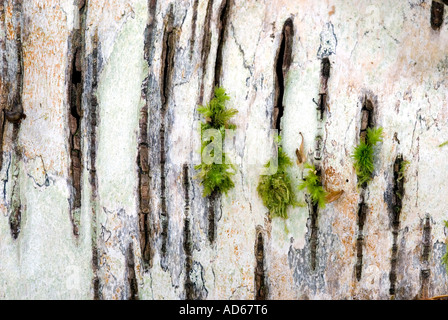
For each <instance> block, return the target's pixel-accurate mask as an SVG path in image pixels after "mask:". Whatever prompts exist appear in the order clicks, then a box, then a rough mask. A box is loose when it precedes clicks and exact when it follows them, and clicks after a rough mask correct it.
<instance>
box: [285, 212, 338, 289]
mask: <svg viewBox="0 0 448 320" xmlns="http://www.w3.org/2000/svg"><path fill="white" fill-rule="evenodd" d="M307 227H308V232H307V234H306V235H305V246H304V247H303V248H300V249H296V248H294V247H293V246H292V245H291V246H290V247H289V251H288V263H289V268H290V269H291V270H292V271H293V278H294V285H295V287H296V289H297V291H298V292H301V293H302V295H307V296H316V295H317V296H323V295H325V294H327V289H328V287H327V285H326V281H327V279H326V276H325V275H326V271H327V268H330V267H331V266H330V265H329V264H328V263H329V261H328V260H329V258H330V256H331V255H332V252H333V253H334V252H337V251H338V250H339V248H340V246H341V245H340V240H339V239H338V236H337V235H336V234H333V233H332V231H331V223H329V222H326V223H325V225H324V226H322V227H321V228H319V230H318V231H317V232H318V234H317V237H316V238H317V239H319V246H317V249H316V257H315V258H316V260H315V265H314V269H313V265H312V260H313V257H312V250H311V246H312V242H311V218H309V219H308V222H307Z"/></svg>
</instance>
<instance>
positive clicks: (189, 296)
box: [182, 163, 195, 300]
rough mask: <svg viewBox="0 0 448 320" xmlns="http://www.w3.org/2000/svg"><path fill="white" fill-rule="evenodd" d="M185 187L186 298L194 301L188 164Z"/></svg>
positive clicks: (185, 172)
mask: <svg viewBox="0 0 448 320" xmlns="http://www.w3.org/2000/svg"><path fill="white" fill-rule="evenodd" d="M182 177H183V187H184V199H185V207H184V214H185V220H184V252H185V285H184V287H185V297H186V299H187V300H193V299H194V298H195V297H194V283H193V282H192V281H191V278H190V274H191V271H192V270H193V258H192V251H193V250H192V242H191V231H190V175H189V170H188V164H186V163H184V165H183V168H182Z"/></svg>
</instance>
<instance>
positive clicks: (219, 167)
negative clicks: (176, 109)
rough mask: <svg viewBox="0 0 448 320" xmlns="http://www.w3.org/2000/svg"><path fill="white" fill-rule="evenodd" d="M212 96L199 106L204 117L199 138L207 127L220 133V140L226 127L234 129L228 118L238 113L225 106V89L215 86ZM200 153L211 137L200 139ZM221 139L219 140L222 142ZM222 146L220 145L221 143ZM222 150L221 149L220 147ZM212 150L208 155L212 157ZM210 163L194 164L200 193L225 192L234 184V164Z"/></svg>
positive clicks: (226, 99) (226, 98)
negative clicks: (208, 100)
mask: <svg viewBox="0 0 448 320" xmlns="http://www.w3.org/2000/svg"><path fill="white" fill-rule="evenodd" d="M214 95H215V96H214V98H213V99H212V100H211V101H210V102H209V103H208V104H207V105H206V106H199V108H198V112H199V113H200V114H201V115H202V116H203V117H204V120H205V121H204V122H202V123H201V138H202V137H203V135H204V132H205V131H206V130H208V129H216V130H219V132H220V133H221V138H222V141H224V139H225V130H226V129H235V128H236V126H235V125H234V124H231V123H230V122H229V121H230V119H231V118H232V117H233V116H234V115H235V114H237V113H238V110H236V109H233V108H226V105H225V104H226V102H227V101H228V100H230V97H229V96H228V95H227V94H226V92H225V89H224V88H222V87H216V88H215V90H214ZM201 140H202V143H201V155H202V152H203V151H204V148H205V147H207V146H208V145H209V144H210V143H211V142H212V141H213V139H212V138H210V139H201ZM222 141H221V142H222ZM221 146H222V145H221ZM221 151H222V149H221ZM213 153H214V152H213V150H212V151H211V154H210V156H211V157H213V156H214V154H213ZM222 158H223V159H225V154H224V153H222ZM221 162H223V163H215V162H213V163H211V164H207V163H204V162H201V164H199V165H197V166H195V169H196V170H200V172H199V174H198V176H197V177H198V178H199V179H200V181H201V184H202V186H203V187H204V190H203V193H202V195H203V196H204V197H207V196H209V195H211V194H212V193H214V192H217V193H225V194H227V192H228V191H229V190H230V189H232V188H233V187H234V186H235V184H234V183H233V181H232V176H233V175H234V174H235V166H234V165H233V164H231V163H224V161H221Z"/></svg>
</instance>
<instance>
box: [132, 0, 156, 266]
mask: <svg viewBox="0 0 448 320" xmlns="http://www.w3.org/2000/svg"><path fill="white" fill-rule="evenodd" d="M156 9H157V0H148V22H147V25H146V29H145V46H144V58H145V60H146V61H147V63H148V65H151V64H152V60H153V57H154V39H155V33H156V30H155V26H156ZM149 77H150V76H149V75H148V77H147V78H145V80H144V81H143V84H142V96H143V99H144V100H145V105H144V106H143V107H142V109H141V110H140V120H139V135H138V154H137V168H138V213H139V214H138V217H139V223H138V224H139V240H140V251H141V256H142V261H143V268H144V270H145V271H146V270H148V269H149V268H151V267H152V262H153V261H152V259H153V255H154V243H153V235H154V234H153V233H154V232H153V230H154V228H153V222H152V216H151V213H152V212H151V210H152V209H153V208H152V207H151V202H150V185H151V166H150V162H149V156H150V154H149V152H150V151H149V132H148V129H149V104H150V101H149V99H150V98H151V97H150V95H149V94H148V85H149Z"/></svg>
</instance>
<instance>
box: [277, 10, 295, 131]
mask: <svg viewBox="0 0 448 320" xmlns="http://www.w3.org/2000/svg"><path fill="white" fill-rule="evenodd" d="M293 35H294V27H293V23H292V20H291V18H288V19H287V20H286V21H285V23H284V24H283V30H282V34H281V39H280V47H279V49H278V51H277V56H276V58H275V66H274V67H275V95H274V99H275V101H274V110H273V122H272V124H273V128H274V129H277V130H278V132H280V129H281V128H280V123H281V119H282V117H283V112H284V106H283V98H284V94H285V85H286V83H285V80H286V75H287V73H288V71H289V67H290V66H291V59H292V57H291V56H292V40H293Z"/></svg>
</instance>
